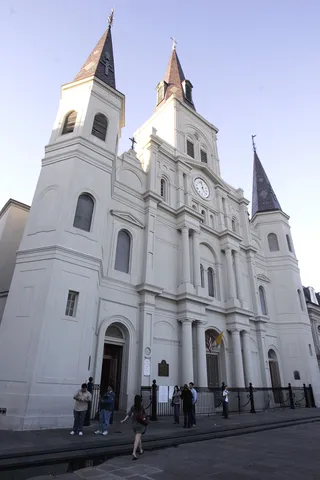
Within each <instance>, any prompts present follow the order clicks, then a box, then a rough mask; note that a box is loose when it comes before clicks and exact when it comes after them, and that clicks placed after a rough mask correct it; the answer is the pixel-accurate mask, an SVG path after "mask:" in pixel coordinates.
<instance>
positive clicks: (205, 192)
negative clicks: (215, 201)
mask: <svg viewBox="0 0 320 480" xmlns="http://www.w3.org/2000/svg"><path fill="white" fill-rule="evenodd" d="M193 184H194V188H195V189H196V191H197V192H198V194H199V195H200V197H202V198H208V197H209V194H210V191H209V187H208V185H207V184H206V182H205V181H204V180H202V178H199V177H197V178H195V179H194V181H193Z"/></svg>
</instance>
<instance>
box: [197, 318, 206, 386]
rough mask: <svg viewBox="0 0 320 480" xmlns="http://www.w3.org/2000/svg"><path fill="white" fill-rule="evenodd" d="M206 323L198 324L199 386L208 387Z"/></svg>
mask: <svg viewBox="0 0 320 480" xmlns="http://www.w3.org/2000/svg"><path fill="white" fill-rule="evenodd" d="M205 332H206V323H205V322H197V369H198V375H197V386H198V387H207V386H208V377H207V355H206V337H205Z"/></svg>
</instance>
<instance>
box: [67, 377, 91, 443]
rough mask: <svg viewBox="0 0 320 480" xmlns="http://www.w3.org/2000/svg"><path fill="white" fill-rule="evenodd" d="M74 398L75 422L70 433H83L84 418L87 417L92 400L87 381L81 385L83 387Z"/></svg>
mask: <svg viewBox="0 0 320 480" xmlns="http://www.w3.org/2000/svg"><path fill="white" fill-rule="evenodd" d="M73 399H74V400H75V404H74V410H73V416H74V423H73V429H72V430H71V432H70V435H75V434H79V435H83V424H84V419H85V417H86V413H87V410H88V405H89V402H91V400H92V396H91V393H90V392H88V389H87V384H86V383H83V384H82V385H81V389H80V390H78V391H77V392H76V393H75V395H74V397H73Z"/></svg>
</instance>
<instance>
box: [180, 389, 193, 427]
mask: <svg viewBox="0 0 320 480" xmlns="http://www.w3.org/2000/svg"><path fill="white" fill-rule="evenodd" d="M181 399H182V402H183V414H184V425H183V428H187V427H188V428H191V427H192V417H193V416H192V392H191V390H190V389H189V387H188V385H187V384H185V385H184V387H183V390H182V393H181Z"/></svg>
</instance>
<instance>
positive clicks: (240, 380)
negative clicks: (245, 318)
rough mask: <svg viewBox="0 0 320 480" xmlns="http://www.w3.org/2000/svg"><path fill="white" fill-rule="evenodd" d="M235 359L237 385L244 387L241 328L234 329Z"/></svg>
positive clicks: (232, 333)
mask: <svg viewBox="0 0 320 480" xmlns="http://www.w3.org/2000/svg"><path fill="white" fill-rule="evenodd" d="M231 335H232V344H233V361H234V371H235V385H234V386H235V387H240V388H241V387H244V375H243V362H242V352H241V341H240V332H239V330H232V332H231Z"/></svg>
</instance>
